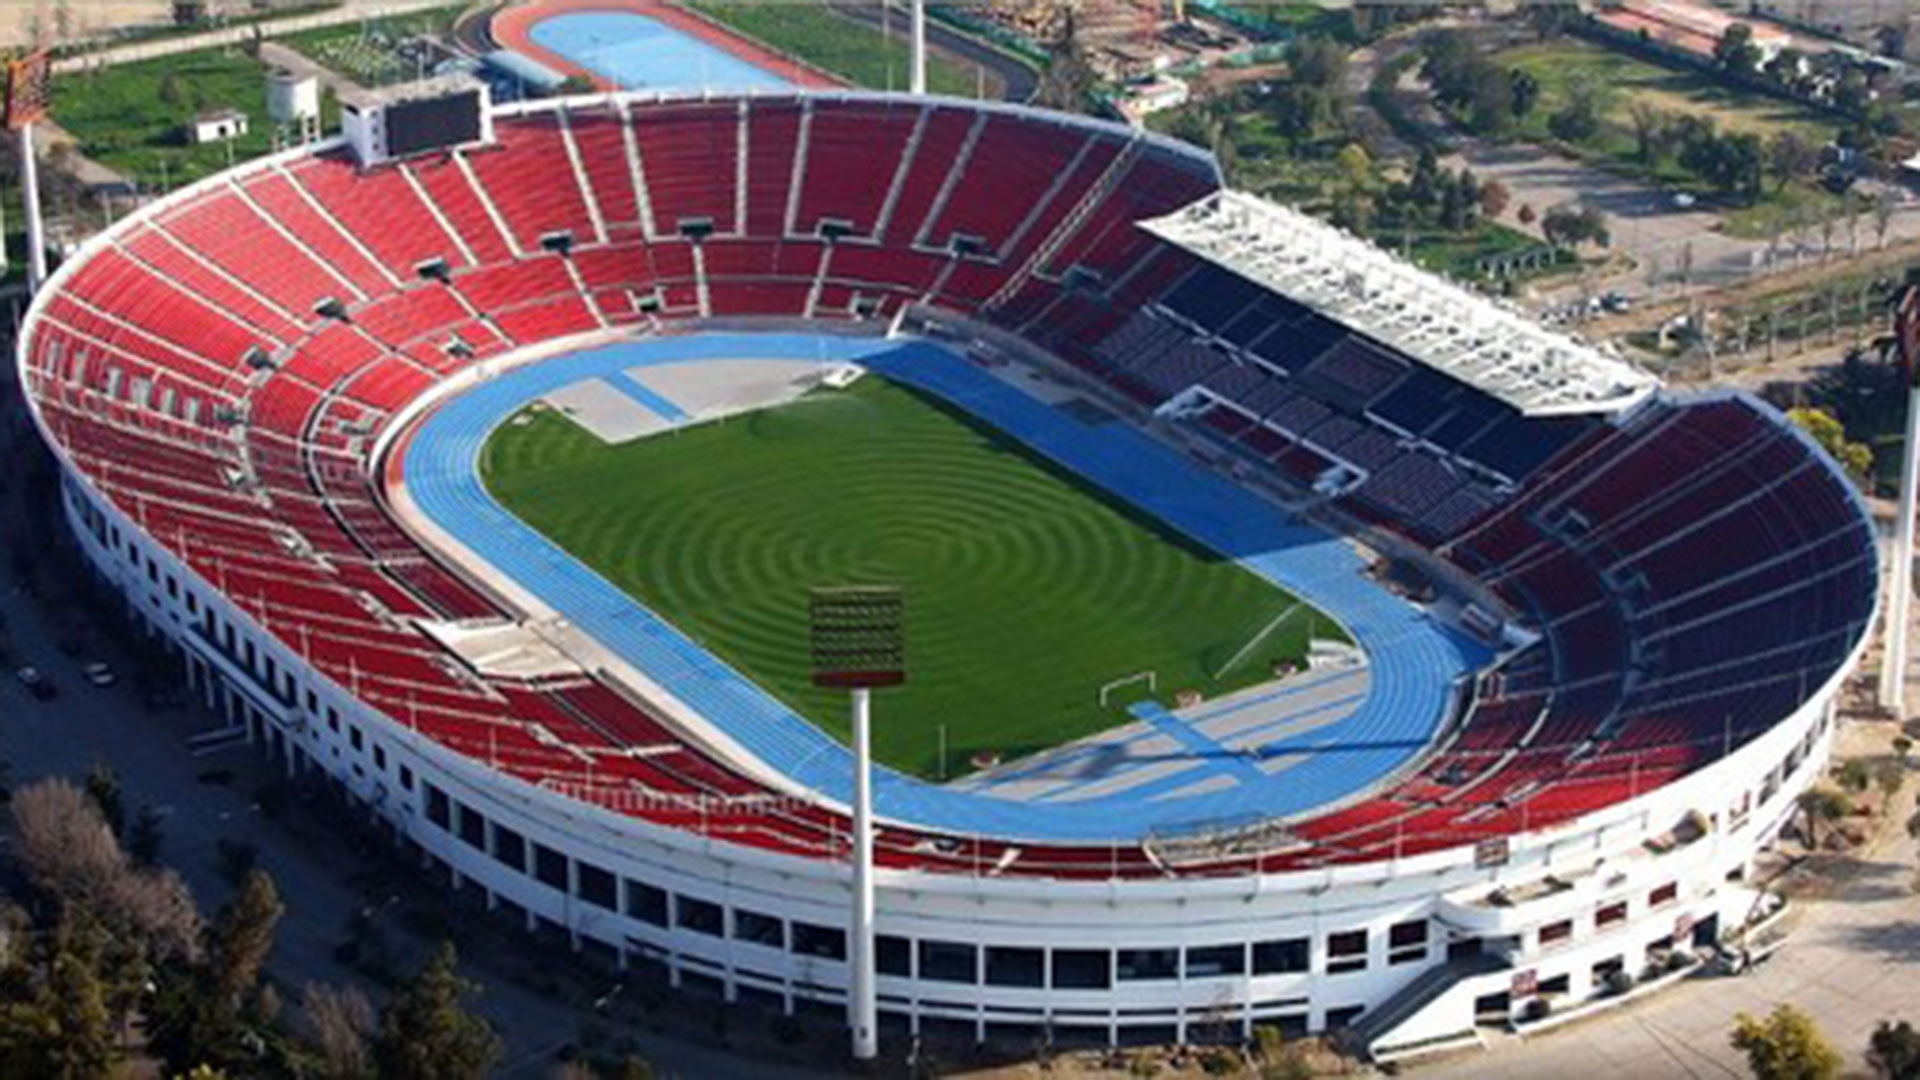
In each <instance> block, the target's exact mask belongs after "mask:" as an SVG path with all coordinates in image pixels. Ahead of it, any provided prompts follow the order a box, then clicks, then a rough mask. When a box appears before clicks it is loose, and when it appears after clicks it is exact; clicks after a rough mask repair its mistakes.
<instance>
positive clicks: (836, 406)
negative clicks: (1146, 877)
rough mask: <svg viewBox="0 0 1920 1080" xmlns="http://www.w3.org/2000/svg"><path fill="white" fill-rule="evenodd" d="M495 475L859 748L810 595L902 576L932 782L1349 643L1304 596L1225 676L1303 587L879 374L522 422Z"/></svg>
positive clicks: (884, 746)
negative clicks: (1104, 699) (1318, 640)
mask: <svg viewBox="0 0 1920 1080" xmlns="http://www.w3.org/2000/svg"><path fill="white" fill-rule="evenodd" d="M482 469H483V475H484V476H485V478H486V482H487V484H488V486H489V487H490V489H491V490H492V491H493V493H494V495H495V496H496V497H497V498H499V499H500V500H501V502H502V503H503V504H504V505H505V506H507V507H508V508H509V509H510V510H512V511H513V512H514V513H515V514H517V515H519V516H520V517H521V518H522V519H523V520H525V521H526V522H527V523H528V524H530V525H531V526H533V527H534V528H536V529H538V530H540V531H541V532H542V533H544V534H546V535H548V536H550V537H552V538H553V539H554V540H555V541H556V542H558V543H560V544H561V545H562V546H564V547H566V548H567V550H568V551H570V552H572V553H573V554H574V555H576V556H577V557H579V558H580V559H581V560H582V561H584V562H586V563H587V564H588V565H590V566H592V567H593V568H594V569H596V570H598V571H599V572H600V573H601V574H603V575H605V576H606V577H607V578H608V579H609V580H611V581H613V582H615V583H616V584H618V585H619V586H620V587H621V588H623V589H625V590H626V591H627V592H629V593H630V594H631V595H633V596H635V597H637V598H638V599H639V600H641V601H642V602H643V603H645V604H647V605H648V606H649V607H650V608H652V609H653V610H655V611H657V612H659V613H660V614H661V615H663V616H665V617H666V618H668V619H670V620H672V621H673V622H674V623H675V625H677V626H679V627H680V628H681V629H682V630H683V631H685V632H686V633H688V634H689V635H691V636H692V637H693V638H695V639H696V640H698V641H700V642H701V643H702V644H703V645H705V646H706V647H707V648H709V649H711V650H713V651H714V652H715V653H717V654H718V655H720V656H721V657H723V658H725V659H726V660H727V661H728V662H730V663H732V664H733V665H735V666H736V667H738V668H739V669H740V670H742V671H744V672H745V673H746V674H747V675H749V676H750V677H752V678H753V679H754V680H755V681H757V682H758V683H759V684H760V685H762V686H764V687H766V688H767V689H769V690H770V691H772V692H773V693H774V694H776V695H778V696H779V697H780V698H782V699H784V700H785V701H787V702H788V703H789V704H791V705H792V706H794V707H795V708H796V709H798V710H799V711H800V712H801V713H803V714H804V715H806V716H808V717H810V718H811V719H813V720H814V721H815V722H817V723H818V724H820V726H821V727H822V728H824V729H826V730H827V731H829V732H832V733H834V734H835V735H837V736H840V737H845V734H846V721H845V711H846V703H845V698H844V695H841V694H834V693H831V692H822V691H819V690H816V689H815V688H814V687H813V686H812V685H811V684H810V682H809V676H808V667H807V651H806V644H807V634H806V590H807V588H808V587H809V586H813V585H840V584H874V583H884V584H899V585H902V586H904V587H905V588H906V590H907V598H908V599H907V604H908V627H909V629H908V640H907V650H908V658H909V659H908V666H909V668H910V670H911V677H910V681H909V683H908V685H907V686H906V687H904V688H901V689H896V690H885V691H881V692H880V693H879V694H878V695H877V698H876V706H875V707H876V716H877V719H876V724H875V729H874V736H873V745H874V753H875V755H876V756H877V757H878V759H879V760H880V761H882V762H885V763H886V764H889V765H891V766H893V767H895V768H898V769H901V770H904V771H906V772H910V773H914V774H917V775H921V776H935V775H937V774H938V772H939V765H940V763H939V760H938V751H937V745H938V738H939V736H938V729H939V727H940V726H941V725H945V727H946V728H947V739H948V747H949V751H948V764H949V768H948V774H949V775H959V774H960V773H962V772H965V771H966V762H967V760H968V758H969V757H970V756H971V755H972V754H974V753H975V752H976V751H983V750H984V751H993V752H997V753H999V754H1002V755H1003V756H1005V757H1007V758H1013V757H1016V756H1019V755H1021V754H1024V753H1028V752H1031V751H1035V750H1038V749H1041V748H1044V747H1047V746H1052V745H1056V744H1058V743H1061V742H1065V741H1068V740H1070V739H1073V738H1076V737H1079V736H1082V735H1086V734H1090V733H1092V732H1095V731H1098V730H1101V729H1103V728H1107V727H1110V726H1113V725H1114V724H1116V723H1120V722H1123V721H1124V720H1125V719H1126V717H1125V715H1124V713H1123V712H1122V711H1121V710H1120V709H1119V708H1118V706H1119V705H1120V704H1122V702H1120V701H1118V700H1116V701H1115V702H1114V703H1113V704H1114V708H1112V709H1111V710H1103V709H1101V708H1100V707H1099V706H1098V704H1097V702H1096V697H1097V691H1098V688H1099V687H1100V686H1101V684H1103V683H1105V682H1107V681H1109V680H1112V679H1115V678H1119V677H1121V676H1125V675H1129V674H1133V673H1135V672H1140V671H1145V670H1153V671H1155V672H1157V673H1158V676H1159V691H1160V695H1159V696H1160V697H1161V698H1162V699H1171V697H1172V696H1173V695H1174V694H1175V693H1177V692H1178V691H1180V690H1183V689H1198V690H1201V691H1202V692H1204V693H1206V694H1208V695H1209V696H1211V695H1215V694H1218V693H1221V692H1224V691H1227V690H1231V689H1238V688H1240V687H1243V686H1247V685H1251V684H1253V683H1257V682H1261V681H1264V680H1266V679H1268V678H1270V677H1271V673H1272V670H1273V665H1274V664H1276V663H1278V662H1280V661H1286V660H1296V659H1298V658H1299V657H1300V656H1301V655H1302V654H1303V653H1304V650H1305V647H1306V643H1307V638H1308V636H1309V634H1310V633H1318V634H1319V635H1320V636H1322V637H1331V636H1336V635H1338V633H1339V631H1338V629H1337V628H1336V627H1335V625H1334V624H1333V623H1331V622H1330V621H1329V620H1328V619H1327V618H1326V617H1325V616H1322V615H1317V614H1315V613H1313V612H1311V611H1310V610H1308V609H1307V608H1305V607H1304V606H1302V607H1301V608H1300V609H1299V610H1297V611H1295V612H1294V614H1293V616H1292V617H1291V618H1289V619H1288V620H1286V621H1285V622H1283V623H1281V624H1280V626H1279V627H1278V629H1277V630H1276V631H1275V632H1273V633H1272V634H1270V635H1269V636H1268V637H1267V638H1266V639H1264V640H1262V641H1261V642H1260V644H1259V645H1258V646H1257V647H1256V648H1254V649H1252V650H1250V651H1249V655H1247V656H1246V657H1245V658H1244V659H1242V660H1241V661H1240V662H1239V663H1238V664H1237V665H1236V666H1235V667H1234V668H1233V669H1232V670H1231V671H1229V672H1226V673H1225V674H1224V676H1223V677H1222V678H1220V679H1218V680H1216V679H1215V678H1213V675H1214V674H1215V673H1216V672H1218V670H1219V669H1220V668H1221V667H1223V666H1225V665H1226V664H1227V663H1228V661H1229V660H1231V659H1232V658H1233V656H1234V654H1235V653H1236V652H1238V651H1240V650H1241V648H1242V647H1243V646H1244V645H1246V644H1247V643H1249V642H1250V641H1253V640H1254V639H1255V638H1256V637H1257V636H1258V635H1259V633H1260V631H1261V630H1262V629H1263V628H1265V627H1267V625H1268V624H1269V623H1272V622H1273V621H1274V620H1275V619H1277V618H1278V617H1279V616H1280V615H1281V614H1283V613H1284V612H1286V611H1287V610H1288V608H1289V607H1290V606H1292V605H1293V604H1294V603H1295V600H1294V599H1293V597H1291V596H1290V595H1288V594H1286V593H1285V592H1282V591H1280V590H1278V589H1275V588H1273V587H1272V586H1270V585H1268V584H1267V583H1266V582H1265V581H1263V580H1262V579H1260V578H1257V577H1255V576H1254V575H1253V574H1251V573H1249V572H1247V571H1245V570H1243V569H1241V568H1240V567H1238V566H1237V565H1235V564H1233V563H1231V562H1227V561H1223V560H1221V559H1219V558H1217V557H1215V556H1213V555H1212V554H1211V553H1208V552H1205V551H1202V550H1199V549H1197V548H1195V547H1194V546H1192V545H1191V544H1189V543H1187V542H1185V541H1184V540H1182V539H1181V538H1180V537H1178V536H1177V535H1176V534H1174V533H1172V532H1170V531H1169V530H1167V529H1166V528H1165V527H1164V526H1162V525H1160V524H1159V523H1158V522H1156V521H1154V520H1152V519H1149V518H1146V517H1144V516H1142V515H1140V514H1138V513H1137V512H1135V511H1132V510H1131V509H1129V508H1127V507H1125V506H1123V505H1120V504H1117V503H1115V502H1113V501H1111V500H1109V499H1108V498H1106V497H1105V496H1104V495H1102V494H1100V493H1098V492H1096V491H1094V490H1091V489H1089V488H1088V487H1086V486H1085V485H1083V484H1082V483H1081V482H1079V481H1078V480H1077V479H1076V478H1074V477H1072V476H1071V475H1070V474H1067V473H1065V472H1063V471H1061V470H1059V469H1057V468H1056V467H1054V466H1052V465H1051V464H1049V463H1047V462H1045V461H1043V460H1041V459H1039V458H1036V457H1034V456H1032V455H1030V454H1029V452H1028V451H1027V450H1026V449H1025V448H1024V447H1022V446H1020V445H1019V444H1017V443H1014V442H1013V441H1011V440H1009V439H1007V438H1006V437H1005V436H1003V435H1001V434H999V433H998V432H996V431H994V430H992V429H990V428H985V427H982V426H981V425H980V424H979V423H978V422H976V421H975V420H973V419H972V418H970V417H967V416H965V415H963V414H961V413H958V412H955V411H952V410H950V409H949V408H947V407H946V406H944V405H941V404H938V403H936V402H934V401H932V400H931V399H928V398H923V397H921V396H920V395H919V394H918V393H916V392H914V391H911V390H908V389H905V388H902V387H899V386H897V385H894V384H890V383H887V382H885V381H883V380H881V379H879V378H878V377H872V378H868V379H864V380H862V381H861V382H859V383H857V384H855V386H854V387H853V388H852V389H850V390H847V391H840V392H834V391H821V392H816V393H815V394H814V395H813V396H811V397H809V398H807V399H804V400H802V401H800V402H797V403H794V404H791V405H787V406H784V407H781V408H777V409H771V410H767V411H763V412H759V413H755V414H752V415H750V416H747V417H744V418H738V419H734V420H730V421H727V422H725V423H719V424H710V425H706V426H704V427H698V428H694V429H691V430H687V431H684V432H681V433H678V434H673V435H663V436H656V437H653V438H648V439H641V440H638V441H636V442H631V443H627V444H625V445H621V446H608V445H606V444H604V443H602V442H600V441H599V440H598V439H596V438H595V437H593V436H592V435H590V434H588V433H587V432H586V431H584V430H583V429H581V428H579V427H577V426H575V425H574V424H573V423H572V422H571V421H568V420H566V419H564V418H562V417H560V416H559V415H558V414H555V413H552V412H547V411H544V410H542V411H540V412H537V413H536V414H535V415H534V416H533V417H532V419H531V421H530V422H525V423H519V424H506V425H502V427H501V428H500V430H499V431H498V432H497V433H496V434H495V435H494V436H493V438H492V440H491V441H490V442H489V443H488V445H487V447H486V450H485V453H484V455H483V463H482ZM1142 693H1144V688H1142ZM1134 700H1137V698H1136V699H1134Z"/></svg>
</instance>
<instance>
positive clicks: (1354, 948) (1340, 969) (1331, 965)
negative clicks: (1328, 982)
mask: <svg viewBox="0 0 1920 1080" xmlns="http://www.w3.org/2000/svg"><path fill="white" fill-rule="evenodd" d="M1365 970H1367V932H1366V931H1365V930H1342V931H1341V932H1340V933H1337V934H1328V935H1327V973H1328V974H1330V975H1344V974H1346V973H1347V972H1349V971H1365Z"/></svg>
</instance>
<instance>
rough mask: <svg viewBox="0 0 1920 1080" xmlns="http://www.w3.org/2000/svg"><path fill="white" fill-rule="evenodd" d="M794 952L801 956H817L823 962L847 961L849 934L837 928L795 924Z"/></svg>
mask: <svg viewBox="0 0 1920 1080" xmlns="http://www.w3.org/2000/svg"><path fill="white" fill-rule="evenodd" d="M793 951H794V952H796V953H798V954H800V955H801V956H817V957H820V958H821V959H823V960H845V959H846V958H847V932H846V931H844V930H842V929H840V928H839V927H837V926H816V925H815V924H813V923H804V922H795V923H794V924H793Z"/></svg>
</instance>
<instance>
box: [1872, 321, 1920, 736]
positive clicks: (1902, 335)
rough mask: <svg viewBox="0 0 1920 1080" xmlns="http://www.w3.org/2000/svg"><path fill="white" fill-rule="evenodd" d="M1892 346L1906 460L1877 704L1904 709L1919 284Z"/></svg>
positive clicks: (1918, 406)
mask: <svg viewBox="0 0 1920 1080" xmlns="http://www.w3.org/2000/svg"><path fill="white" fill-rule="evenodd" d="M1893 347H1894V349H1895V350H1896V351H1897V352H1898V354H1899V360H1900V369H1901V371H1902V373H1903V374H1904V375H1905V377H1906V383H1907V441H1906V445H1905V447H1904V451H1905V455H1906V461H1905V463H1904V464H1902V465H1901V467H1900V519H1899V521H1897V522H1896V523H1895V525H1894V534H1893V535H1894V541H1893V571H1892V573H1891V575H1890V580H1889V581H1888V586H1887V588H1888V592H1887V637H1886V642H1885V648H1884V655H1883V656H1882V657H1881V658H1880V705H1881V707H1882V708H1886V709H1892V710H1893V711H1894V712H1895V713H1902V712H1904V711H1905V707H1904V706H1905V702H1904V699H1905V694H1904V693H1903V691H1904V690H1905V689H1906V681H1907V624H1908V622H1910V621H1911V619H1912V608H1913V516H1914V509H1915V508H1914V502H1915V497H1916V494H1917V493H1916V492H1915V491H1914V485H1915V482H1916V480H1920V285H1908V286H1907V288H1906V291H1905V292H1904V293H1902V294H1901V296H1900V301H1899V304H1898V305H1897V306H1896V308H1895V309H1894V321H1893Z"/></svg>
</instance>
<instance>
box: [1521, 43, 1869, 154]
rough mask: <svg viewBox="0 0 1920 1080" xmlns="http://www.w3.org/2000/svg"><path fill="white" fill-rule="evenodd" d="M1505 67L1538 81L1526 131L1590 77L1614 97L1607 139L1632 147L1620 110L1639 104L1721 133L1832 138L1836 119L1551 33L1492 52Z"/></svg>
mask: <svg viewBox="0 0 1920 1080" xmlns="http://www.w3.org/2000/svg"><path fill="white" fill-rule="evenodd" d="M1493 59H1494V62H1495V63H1497V64H1499V65H1500V66H1501V67H1504V68H1520V69H1522V70H1524V71H1527V72H1529V73H1531V74H1532V75H1533V77H1534V78H1536V79H1538V80H1539V81H1540V102H1539V105H1538V106H1537V107H1536V108H1535V109H1534V110H1533V112H1532V114H1530V115H1529V116H1528V117H1527V121H1526V124H1525V131H1526V132H1527V133H1528V134H1530V135H1536V136H1540V135H1545V134H1546V131H1547V126H1546V125H1547V117H1549V116H1552V115H1553V114H1554V113H1556V112H1558V111H1559V110H1560V109H1561V108H1562V107H1563V105H1564V104H1565V102H1566V94H1567V86H1568V84H1569V83H1570V82H1572V81H1573V80H1575V79H1576V78H1580V77H1582V76H1586V77H1590V78H1592V79H1594V80H1596V81H1598V82H1599V83H1601V84H1602V85H1604V86H1606V87H1609V88H1610V90H1611V93H1612V94H1613V96H1614V98H1615V101H1614V105H1613V109H1612V110H1611V112H1612V115H1611V116H1609V117H1607V119H1608V120H1609V121H1610V126H1611V128H1612V129H1613V132H1614V133H1615V138H1614V139H1613V140H1610V141H1611V143H1613V144H1615V145H1622V146H1624V148H1625V152H1626V153H1628V154H1631V153H1632V151H1633V134H1632V128H1631V126H1630V125H1629V124H1628V123H1627V108H1628V107H1629V105H1631V104H1632V103H1634V102H1645V103H1646V104H1649V105H1652V106H1654V107H1655V108H1658V109H1660V110H1662V111H1664V112H1667V113H1671V114H1673V115H1687V114H1691V115H1695V116H1702V117H1705V118H1707V119H1709V120H1712V121H1713V122H1714V123H1715V124H1717V125H1719V127H1720V129H1721V130H1722V131H1750V132H1753V133H1755V134H1757V135H1760V136H1762V137H1765V136H1769V135H1773V134H1776V133H1778V132H1781V131H1797V132H1799V133H1801V134H1802V135H1806V136H1808V137H1809V138H1811V139H1814V140H1815V141H1816V143H1818V142H1824V141H1826V140H1828V139H1831V138H1832V137H1833V135H1834V132H1835V129H1836V127H1837V125H1836V124H1835V123H1834V121H1833V120H1832V119H1831V118H1830V117H1828V116H1826V115H1825V114H1823V113H1820V112H1818V111H1816V110H1814V109H1811V108H1808V107H1807V106H1804V105H1799V104H1796V103H1794V102H1791V101H1786V100H1783V99H1781V98H1775V97H1769V96H1768V95H1766V94H1761V93H1757V92H1755V91H1752V90H1746V89H1741V88H1738V87H1734V86H1732V85H1730V84H1727V83H1724V82H1721V81H1720V80H1718V79H1714V78H1712V77H1710V76H1709V75H1707V74H1706V73H1705V72H1701V71H1695V70H1693V69H1691V68H1680V67H1666V66H1663V65H1659V64H1653V63H1649V62H1647V61H1645V60H1641V59H1639V58H1637V57H1633V56H1628V55H1627V54H1625V53H1620V52H1614V51H1613V50H1611V49H1605V48H1602V47H1600V46H1599V45H1596V44H1593V43H1592V42H1588V41H1581V40H1578V39H1575V38H1565V37H1563V38H1556V39H1554V40H1552V41H1549V42H1545V43H1542V44H1537V45H1523V46H1520V47H1519V48H1515V49H1508V50H1507V51H1505V52H1502V53H1499V54H1496V55H1495V56H1494V58H1493Z"/></svg>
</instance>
